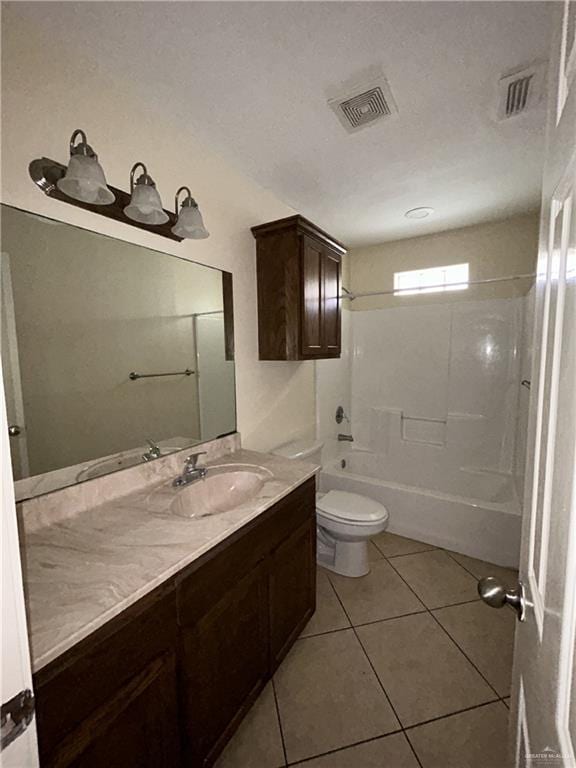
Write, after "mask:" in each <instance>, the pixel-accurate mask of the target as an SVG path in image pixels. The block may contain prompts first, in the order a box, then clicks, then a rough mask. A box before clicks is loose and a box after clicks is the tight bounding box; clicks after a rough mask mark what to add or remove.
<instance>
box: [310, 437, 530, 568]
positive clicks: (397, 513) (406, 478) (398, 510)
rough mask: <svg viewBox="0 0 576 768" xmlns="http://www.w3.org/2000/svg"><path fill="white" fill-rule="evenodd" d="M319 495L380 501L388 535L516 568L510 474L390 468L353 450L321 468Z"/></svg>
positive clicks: (516, 525)
mask: <svg viewBox="0 0 576 768" xmlns="http://www.w3.org/2000/svg"><path fill="white" fill-rule="evenodd" d="M415 470H417V471H415ZM320 490H321V491H323V492H326V491H329V490H341V491H349V492H351V493H360V494H362V495H364V496H368V497H369V498H371V499H375V500H376V501H379V502H381V503H382V504H384V506H385V507H386V508H387V509H388V512H389V514H390V521H389V524H388V528H387V530H388V531H390V532H391V533H396V534H398V535H400V536H407V537H408V538H411V539H418V540H420V541H425V542H427V543H429V544H433V545H434V546H437V547H442V548H445V549H450V550H453V551H455V552H460V553H461V554H464V555H469V556H471V557H476V558H479V559H480V560H487V561H489V562H491V563H496V564H497V565H503V566H509V567H517V566H518V557H519V553H520V532H521V524H522V516H521V509H520V504H519V502H518V499H517V497H516V493H515V490H514V483H513V481H512V477H511V476H510V475H507V474H504V473H498V472H493V471H489V470H482V469H476V468H473V467H459V468H457V469H454V468H453V467H450V466H443V465H442V464H439V463H437V464H436V465H435V466H430V465H428V467H427V468H425V467H424V465H422V464H420V465H418V464H412V463H411V462H403V463H400V462H397V466H394V463H393V462H390V461H389V460H388V459H387V457H385V456H382V455H379V454H376V453H372V452H370V451H361V450H354V451H350V452H349V453H347V454H346V455H344V456H342V457H340V458H339V459H337V460H334V461H332V462H330V463H329V464H328V465H327V466H325V467H324V468H323V470H322V472H321V474H320Z"/></svg>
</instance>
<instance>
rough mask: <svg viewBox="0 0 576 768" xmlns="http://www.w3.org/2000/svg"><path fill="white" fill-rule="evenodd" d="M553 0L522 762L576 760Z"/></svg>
mask: <svg viewBox="0 0 576 768" xmlns="http://www.w3.org/2000/svg"><path fill="white" fill-rule="evenodd" d="M555 5H556V6H557V8H556V13H557V16H556V18H555V30H556V35H555V41H554V45H553V50H552V53H551V67H552V68H553V69H552V78H551V82H552V88H553V92H552V93H553V95H552V97H551V99H550V101H551V104H550V108H549V111H550V115H549V126H548V143H547V156H546V166H545V171H544V187H543V210H542V219H541V235H540V249H539V255H538V269H537V273H538V276H537V285H536V308H535V312H536V315H535V338H534V345H535V346H534V349H535V355H534V368H533V374H532V392H531V401H530V404H531V408H530V410H531V415H530V428H529V445H530V455H529V459H528V461H529V464H528V467H529V470H530V471H529V472H528V473H527V481H526V489H525V507H524V509H525V519H524V524H523V532H522V553H521V558H520V580H521V581H522V582H523V584H524V588H525V599H526V615H525V621H523V622H521V623H519V624H517V630H516V649H515V661H514V675H513V680H514V683H513V690H512V707H511V741H512V743H513V746H514V755H513V757H514V764H515V765H516V766H522V768H524V766H536V765H544V764H546V765H557V766H576V664H575V661H576V656H575V654H576V478H575V475H576V207H575V195H576V84H575V80H574V78H573V77H571V74H574V65H575V64H576V61H575V57H576V48H575V47H574V30H575V18H574V11H575V9H576V6H575V4H574V2H572V3H570V2H566V3H557V4H555ZM570 70H572V72H571V71H570Z"/></svg>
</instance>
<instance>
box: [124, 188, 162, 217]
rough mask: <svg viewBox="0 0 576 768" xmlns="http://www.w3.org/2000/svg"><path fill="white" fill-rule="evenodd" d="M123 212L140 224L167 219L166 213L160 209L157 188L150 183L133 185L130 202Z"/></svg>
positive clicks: (160, 203) (160, 204)
mask: <svg viewBox="0 0 576 768" xmlns="http://www.w3.org/2000/svg"><path fill="white" fill-rule="evenodd" d="M124 213H125V214H126V216H128V218H129V219H132V221H139V222H140V223H141V224H165V223H166V222H167V221H168V214H167V213H166V212H165V211H164V210H163V209H162V200H161V199H160V195H159V194H158V190H157V189H156V187H154V186H152V184H136V185H135V186H134V190H133V192H132V198H131V199H130V204H129V205H127V206H126V208H124Z"/></svg>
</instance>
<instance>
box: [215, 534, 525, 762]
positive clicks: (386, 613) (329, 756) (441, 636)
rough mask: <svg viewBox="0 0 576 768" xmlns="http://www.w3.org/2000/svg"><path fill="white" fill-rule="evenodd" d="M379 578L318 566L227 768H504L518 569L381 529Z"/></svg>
mask: <svg viewBox="0 0 576 768" xmlns="http://www.w3.org/2000/svg"><path fill="white" fill-rule="evenodd" d="M370 560H371V572H370V573H369V574H368V576H365V577H363V578H361V579H348V578H344V577H341V576H338V575H336V574H333V573H330V572H328V571H326V570H323V569H318V594H317V609H316V613H315V615H314V616H313V617H312V619H311V620H310V622H309V623H308V625H307V626H306V628H305V630H304V632H303V633H302V635H301V638H300V639H299V640H298V641H297V643H296V645H295V646H294V648H293V649H292V650H291V651H290V653H289V654H288V656H287V657H286V659H285V660H284V662H283V663H282V665H281V666H280V668H279V670H278V671H277V672H276V675H275V676H274V680H273V681H272V682H270V683H269V684H268V685H267V687H266V688H265V690H264V691H263V692H262V694H261V695H260V697H259V699H258V700H257V702H256V703H255V704H254V706H253V708H252V710H251V711H250V713H249V715H248V717H247V718H246V720H245V721H244V722H243V724H242V726H241V727H240V729H239V731H238V732H237V733H236V735H235V736H234V738H233V739H232V741H231V742H230V744H229V745H228V747H227V748H226V750H225V751H224V753H223V754H222V756H221V758H220V759H219V761H218V763H217V768H281V766H286V765H302V766H306V768H452V767H454V768H507V756H506V743H507V727H508V724H507V720H508V705H509V699H508V696H509V693H510V670H511V666H512V646H513V635H514V616H513V614H512V612H511V611H508V610H502V611H495V610H493V609H491V608H488V607H487V606H485V605H484V604H483V603H482V602H481V601H480V600H479V599H478V595H477V592H476V582H477V580H478V578H480V577H482V576H485V575H488V574H489V573H490V574H493V575H497V576H498V577H500V578H502V579H503V580H504V581H506V582H508V583H510V584H513V583H514V582H515V581H516V580H517V574H516V572H514V571H512V570H509V569H506V568H499V567H498V566H492V565H488V564H486V563H483V562H481V561H480V560H475V559H473V558H470V557H465V556H464V555H459V554H455V553H451V552H447V551H444V550H440V549H436V548H435V547H431V546H430V545H428V544H424V543H422V542H419V541H412V540H411V539H405V538H402V537H400V536H395V535H393V534H389V533H383V534H380V535H379V536H377V537H376V538H375V539H374V540H373V542H372V543H371V544H370Z"/></svg>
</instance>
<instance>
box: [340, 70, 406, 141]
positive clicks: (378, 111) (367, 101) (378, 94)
mask: <svg viewBox="0 0 576 768" xmlns="http://www.w3.org/2000/svg"><path fill="white" fill-rule="evenodd" d="M328 106H329V107H330V108H331V109H332V111H333V112H334V114H335V115H336V117H337V118H338V120H339V121H340V123H341V124H342V125H343V126H344V128H345V129H346V130H347V131H348V133H356V131H360V130H362V128H366V127H367V126H369V125H373V124H374V123H376V122H378V121H380V120H384V119H385V118H389V117H392V115H395V114H397V113H398V107H397V106H396V103H395V101H394V97H393V96H392V91H391V90H390V86H389V85H388V81H387V80H385V79H384V78H381V79H379V80H377V81H375V82H372V83H370V84H364V85H363V86H359V87H357V88H355V89H354V90H352V91H348V92H347V93H346V94H343V95H342V96H339V97H338V98H335V99H330V100H329V101H328Z"/></svg>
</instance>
